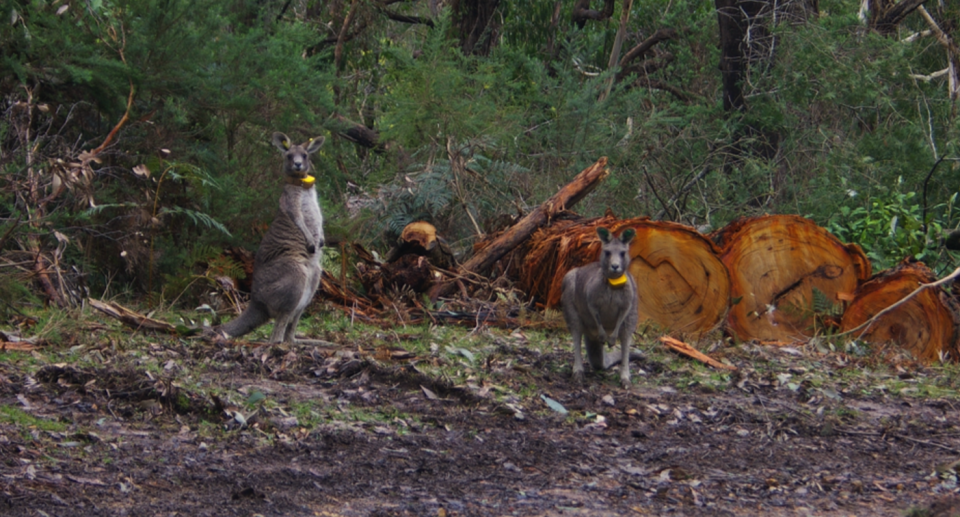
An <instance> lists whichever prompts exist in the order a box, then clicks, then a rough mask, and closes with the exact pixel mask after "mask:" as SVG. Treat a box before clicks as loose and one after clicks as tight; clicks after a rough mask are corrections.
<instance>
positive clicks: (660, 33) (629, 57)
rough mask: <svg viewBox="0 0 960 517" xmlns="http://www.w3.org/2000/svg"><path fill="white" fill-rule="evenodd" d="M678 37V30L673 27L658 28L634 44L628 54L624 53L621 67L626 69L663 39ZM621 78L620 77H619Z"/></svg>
mask: <svg viewBox="0 0 960 517" xmlns="http://www.w3.org/2000/svg"><path fill="white" fill-rule="evenodd" d="M676 37H677V31H675V30H673V29H657V31H656V32H654V33H653V34H652V35H650V37H648V38H647V39H645V40H643V41H641V42H640V43H639V44H637V45H636V46H634V47H633V48H632V49H630V50H628V51H627V53H626V54H624V55H623V59H621V60H620V68H621V69H626V67H627V66H628V65H629V64H630V63H631V62H632V61H633V60H635V59H637V58H638V57H641V56H643V55H644V54H646V53H647V52H650V50H652V49H653V46H654V45H656V44H657V43H660V42H661V41H666V40H669V39H674V38H676ZM618 79H619V78H618Z"/></svg>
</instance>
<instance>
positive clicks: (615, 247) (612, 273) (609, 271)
mask: <svg viewBox="0 0 960 517" xmlns="http://www.w3.org/2000/svg"><path fill="white" fill-rule="evenodd" d="M636 234H637V231H636V230H634V229H633V228H627V229H626V230H624V231H623V233H621V234H620V237H619V238H617V237H614V236H613V234H611V233H610V230H608V229H606V228H603V227H599V228H597V235H599V236H600V242H601V244H602V245H601V247H600V269H602V270H603V276H605V277H606V278H607V279H608V280H617V279H620V278H622V277H623V274H624V273H626V272H627V269H628V268H629V267H630V241H632V240H633V237H634V236H635V235H636ZM611 284H613V282H611Z"/></svg>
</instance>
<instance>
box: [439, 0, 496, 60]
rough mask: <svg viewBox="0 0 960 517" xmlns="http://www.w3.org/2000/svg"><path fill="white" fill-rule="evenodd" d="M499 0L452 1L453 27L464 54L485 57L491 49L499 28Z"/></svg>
mask: <svg viewBox="0 0 960 517" xmlns="http://www.w3.org/2000/svg"><path fill="white" fill-rule="evenodd" d="M499 7H500V0H453V2H452V3H451V4H450V8H451V10H452V11H453V13H454V26H455V27H456V29H457V36H459V38H460V49H461V50H462V51H463V53H464V54H468V55H469V54H477V55H483V56H485V55H487V54H489V53H490V49H491V48H493V45H494V42H495V41H496V39H497V36H498V34H499V30H500V26H499V21H498V19H497V16H496V14H497V10H498V9H499Z"/></svg>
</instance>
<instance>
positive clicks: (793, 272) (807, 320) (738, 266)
mask: <svg viewBox="0 0 960 517" xmlns="http://www.w3.org/2000/svg"><path fill="white" fill-rule="evenodd" d="M712 237H713V239H714V242H716V243H717V244H718V245H719V246H720V247H721V249H722V250H723V251H722V254H721V256H720V258H721V260H723V263H724V264H726V266H727V270H728V271H729V272H730V282H731V290H730V291H731V292H730V296H731V298H732V300H733V306H732V307H731V308H730V313H729V315H728V317H727V323H728V326H729V328H730V330H731V331H732V332H733V333H734V334H735V335H736V336H737V337H738V338H740V339H742V340H745V341H746V340H776V341H793V340H797V339H800V340H802V339H805V338H807V337H809V336H812V335H814V333H815V332H816V330H817V329H816V318H815V316H816V315H817V311H815V310H814V301H815V298H820V301H821V302H823V301H825V302H826V303H828V304H830V305H835V304H840V303H843V300H844V299H845V298H849V295H850V294H851V293H853V292H854V291H855V290H856V288H857V284H858V282H860V281H863V280H866V279H867V278H869V277H870V262H869V261H868V260H867V257H866V255H864V253H863V250H862V249H860V246H857V245H856V244H847V245H844V244H843V243H841V242H840V241H839V240H837V238H836V237H834V236H833V235H832V234H830V232H828V231H827V230H825V229H823V228H821V227H819V226H817V225H816V224H814V223H813V222H812V221H810V220H809V219H805V218H803V217H799V216H794V215H769V216H762V217H755V218H749V219H740V220H737V221H734V222H733V223H730V224H729V225H728V226H726V227H725V228H722V229H720V230H718V231H717V232H715V233H714V234H713V235H712ZM817 292H819V295H818V294H816V293H817ZM818 310H820V309H818Z"/></svg>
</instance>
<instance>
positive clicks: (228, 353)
mask: <svg viewBox="0 0 960 517" xmlns="http://www.w3.org/2000/svg"><path fill="white" fill-rule="evenodd" d="M161 316H167V318H166V319H168V320H169V321H171V322H175V323H177V322H179V321H178V318H179V317H184V318H189V316H190V315H176V314H167V315H161ZM155 317H158V316H156V315H155ZM37 319H38V323H37V325H36V326H34V327H32V328H29V329H22V330H23V333H24V334H28V335H35V336H40V337H41V338H43V340H42V342H41V344H40V345H38V346H37V347H36V349H34V350H32V351H6V352H0V513H2V514H3V515H45V514H46V515H154V514H172V513H180V514H191V513H193V514H196V515H252V514H261V515H351V516H352V515H576V514H582V515H627V514H650V515H657V514H662V513H666V512H674V513H677V514H681V515H688V514H703V515H807V514H809V515H914V516H921V515H956V514H957V513H956V510H955V508H958V505H957V499H956V496H957V470H958V467H957V465H958V464H960V463H958V462H957V460H958V459H960V417H958V416H957V411H956V409H957V405H958V404H960V400H958V396H957V391H956V389H955V386H956V385H957V381H958V377H960V368H958V367H957V366H956V365H937V366H934V367H925V368H921V367H918V366H916V365H911V364H910V363H908V362H903V361H901V362H899V363H896V364H899V366H889V365H888V364H889V363H888V360H889V359H890V351H889V350H871V349H869V348H867V347H865V346H863V345H852V344H844V343H830V342H829V341H822V342H818V343H813V344H805V345H802V346H801V345H798V346H795V347H780V348H776V347H765V346H758V345H755V344H749V343H733V342H730V341H729V340H723V339H721V338H720V337H717V338H716V339H713V340H709V339H708V340H705V341H704V342H702V343H700V344H699V348H700V349H701V350H703V351H704V352H707V353H709V354H710V355H712V356H713V357H715V358H718V359H720V360H722V361H724V362H725V363H728V364H731V365H734V366H736V367H737V368H738V369H737V370H736V371H733V372H728V371H718V370H714V369H712V368H709V367H706V366H704V365H702V364H700V363H697V362H693V361H691V360H689V359H687V358H685V357H681V356H678V355H675V354H673V353H672V352H669V351H667V350H665V349H664V348H662V347H661V346H659V345H658V344H657V343H658V342H657V341H656V339H655V337H656V335H655V334H654V333H653V332H652V331H648V332H646V333H644V334H643V335H638V345H637V348H638V349H639V350H641V351H642V352H644V353H645V354H646V359H645V360H643V361H637V362H635V363H634V364H633V365H632V371H633V372H634V379H633V380H634V384H633V387H632V388H631V389H630V390H622V389H620V388H619V387H618V378H617V374H616V373H615V372H604V373H601V374H592V375H588V376H587V381H586V383H585V384H584V385H582V386H579V385H576V384H574V383H572V382H571V379H570V364H571V357H572V355H571V352H570V347H569V344H568V342H567V340H568V334H567V333H566V332H565V331H564V330H562V324H561V323H560V321H559V316H558V315H556V314H547V315H546V316H544V321H543V322H541V325H540V326H542V327H551V326H552V327H555V329H554V330H532V329H514V330H498V329H491V328H475V329H463V328H457V327H437V326H417V327H411V326H408V327H404V326H402V325H398V326H396V327H395V328H392V329H384V328H380V327H371V326H365V325H362V324H359V323H357V322H352V321H351V320H350V319H349V318H347V317H344V316H342V315H341V314H340V313H337V312H327V311H321V315H318V316H314V317H312V318H310V319H307V320H305V321H304V322H302V324H301V328H300V330H301V333H302V334H304V335H305V336H306V337H309V338H312V339H318V340H322V341H324V342H326V343H325V344H324V345H323V346H314V345H303V344H298V345H294V346H260V347H255V346H251V345H250V344H249V343H216V344H211V343H206V342H203V341H201V340H199V339H184V338H177V337H170V336H162V335H155V334H150V333H141V332H134V331H132V330H131V329H127V328H124V327H121V326H120V325H119V324H118V323H116V322H114V321H111V320H104V319H102V318H100V317H99V316H97V315H93V314H90V313H89V312H77V313H72V314H63V313H55V312H49V313H44V314H40V315H38V317H37ZM186 323H190V322H189V321H186ZM268 331H269V326H268V327H266V328H262V329H260V330H259V331H258V332H257V333H256V334H254V335H253V336H252V337H251V339H262V338H263V337H264V336H265V335H267V332H268ZM881 357H882V358H883V360H881V359H880V358H881ZM38 512H39V513H38Z"/></svg>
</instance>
